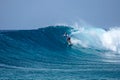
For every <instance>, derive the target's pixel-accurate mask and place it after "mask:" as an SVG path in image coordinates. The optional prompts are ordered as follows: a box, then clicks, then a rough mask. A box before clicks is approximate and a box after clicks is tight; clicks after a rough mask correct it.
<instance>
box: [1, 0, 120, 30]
mask: <svg viewBox="0 0 120 80" xmlns="http://www.w3.org/2000/svg"><path fill="white" fill-rule="evenodd" d="M81 20H82V21H84V22H86V23H88V24H91V25H94V26H96V27H104V28H105V27H107V28H108V27H114V26H118V27H119V25H120V0H0V30H3V29H36V28H40V27H46V26H48V25H56V24H67V25H71V24H74V23H76V22H77V23H79V24H80V21H81Z"/></svg>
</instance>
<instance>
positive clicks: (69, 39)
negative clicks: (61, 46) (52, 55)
mask: <svg viewBox="0 0 120 80" xmlns="http://www.w3.org/2000/svg"><path fill="white" fill-rule="evenodd" d="M64 36H65V37H66V40H67V43H68V44H69V45H71V44H72V43H71V37H70V36H69V35H68V34H67V33H66V32H65V33H64Z"/></svg>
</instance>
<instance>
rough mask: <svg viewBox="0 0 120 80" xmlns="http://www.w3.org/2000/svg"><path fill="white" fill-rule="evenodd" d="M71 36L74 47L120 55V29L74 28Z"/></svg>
mask: <svg viewBox="0 0 120 80" xmlns="http://www.w3.org/2000/svg"><path fill="white" fill-rule="evenodd" d="M71 36H72V43H73V44H75V45H81V46H82V47H90V48H95V49H103V50H111V51H113V52H116V53H120V28H111V29H109V30H105V29H103V28H96V27H77V28H76V27H74V30H73V31H72V33H71Z"/></svg>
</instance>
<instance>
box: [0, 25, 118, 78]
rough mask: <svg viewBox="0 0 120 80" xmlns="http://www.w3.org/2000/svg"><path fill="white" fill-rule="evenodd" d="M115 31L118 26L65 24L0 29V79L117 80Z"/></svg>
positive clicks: (116, 40) (116, 41) (116, 36)
mask: <svg viewBox="0 0 120 80" xmlns="http://www.w3.org/2000/svg"><path fill="white" fill-rule="evenodd" d="M65 32H67V33H68V34H69V35H70V36H71V42H72V46H68V45H67V42H66V38H65V37H64V36H63V34H64V33H65ZM119 34H120V29H119V28H112V29H109V30H104V29H102V28H94V27H89V28H87V27H79V28H75V27H68V26H49V27H46V28H40V29H37V30H15V31H1V32H0V79H33V80H48V79H50V80H68V79H69V80H80V79H83V80H84V79H108V80H115V79H116V80H118V79H120V76H119V74H120V35H119Z"/></svg>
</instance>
